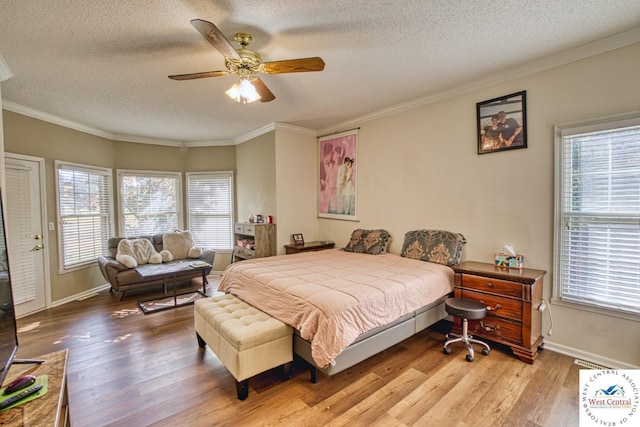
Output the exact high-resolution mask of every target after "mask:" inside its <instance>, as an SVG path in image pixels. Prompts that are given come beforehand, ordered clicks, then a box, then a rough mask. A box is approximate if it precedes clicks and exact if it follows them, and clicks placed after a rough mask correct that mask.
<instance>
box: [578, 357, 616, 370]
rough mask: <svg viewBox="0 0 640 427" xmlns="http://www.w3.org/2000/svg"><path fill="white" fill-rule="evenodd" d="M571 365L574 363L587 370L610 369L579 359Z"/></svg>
mask: <svg viewBox="0 0 640 427" xmlns="http://www.w3.org/2000/svg"><path fill="white" fill-rule="evenodd" d="M573 363H575V364H576V365H580V366H584V367H585V368H589V369H599V370H606V369H610V368H607V367H606V366H602V365H596V364H595V363H591V362H587V361H586V360H581V359H575V360H574V361H573Z"/></svg>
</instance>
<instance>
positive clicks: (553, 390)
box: [18, 281, 579, 427]
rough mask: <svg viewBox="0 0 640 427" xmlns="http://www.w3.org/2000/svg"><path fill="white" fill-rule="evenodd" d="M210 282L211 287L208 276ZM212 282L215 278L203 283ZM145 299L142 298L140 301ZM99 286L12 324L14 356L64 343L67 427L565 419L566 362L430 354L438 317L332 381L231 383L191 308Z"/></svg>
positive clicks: (569, 414) (437, 345) (569, 413)
mask: <svg viewBox="0 0 640 427" xmlns="http://www.w3.org/2000/svg"><path fill="white" fill-rule="evenodd" d="M212 283H215V282H213V281H212ZM214 286H215V285H214ZM148 296H149V295H148V294H146V295H144V298H146V297H148ZM140 298H143V296H141V295H134V294H131V295H130V296H127V297H126V298H125V300H124V301H122V302H120V301H119V296H118V295H115V294H111V293H110V292H108V291H104V292H100V293H98V294H97V295H96V296H94V297H91V298H87V299H84V300H82V301H75V302H72V303H69V304H65V305H63V306H60V307H56V308H53V309H49V310H46V311H43V312H40V313H37V314H33V315H30V316H27V317H24V318H21V319H18V327H19V341H20V350H19V352H18V357H22V358H29V357H36V356H38V355H41V354H45V353H49V352H52V351H56V350H61V349H64V348H68V349H69V364H68V386H69V405H70V411H71V420H72V425H73V426H107V425H109V426H148V425H155V426H214V425H215V426H218V425H230V426H231V425H234V426H254V425H256V426H258V425H269V426H271V425H274V426H275V425H277V426H320V425H332V426H334V425H335V426H340V425H350V426H365V425H366V426H375V425H380V426H414V425H415V426H420V425H425V426H447V427H449V426H474V427H475V426H518V427H522V426H577V425H578V380H579V378H578V377H579V370H578V366H577V365H575V364H573V358H571V357H568V356H564V355H561V354H558V353H554V352H551V351H548V350H544V351H542V352H541V354H540V356H539V358H538V359H537V360H536V362H535V363H534V364H533V365H528V364H526V363H523V362H521V361H520V360H519V359H517V358H516V357H514V356H513V355H512V354H511V353H510V350H508V349H505V348H501V347H496V346H494V347H493V348H492V351H491V353H490V354H489V355H488V356H482V355H480V354H479V353H477V355H476V360H475V361H474V362H473V363H469V362H467V361H466V360H465V354H466V353H465V351H463V348H462V347H461V346H459V345H457V346H455V348H454V350H453V353H452V354H451V355H448V356H447V355H445V354H443V353H442V344H443V334H442V328H443V327H446V326H448V324H447V322H443V323H441V324H439V325H437V326H436V327H433V328H430V329H428V330H426V331H423V332H421V333H420V334H418V335H416V336H414V337H412V338H410V339H408V340H405V341H403V342H402V343H400V344H398V345H396V346H394V347H392V348H390V349H388V350H387V351H385V352H383V353H381V354H379V355H377V356H374V357H373V358H371V359H369V360H367V361H365V362H362V363H360V364H359V365H357V366H355V367H354V368H352V369H349V370H347V371H344V372H342V373H340V374H337V375H335V376H332V377H327V376H324V375H322V374H321V375H319V381H318V383H317V384H312V383H311V382H310V378H309V372H308V370H305V369H304V367H303V366H302V365H299V366H294V372H293V374H294V375H293V378H291V379H290V380H289V381H287V382H282V381H281V380H280V379H279V376H278V371H273V372H267V373H264V374H261V375H259V376H257V377H255V378H254V379H252V380H251V381H250V391H249V398H248V399H247V400H245V401H240V400H237V399H236V395H235V382H234V379H233V377H232V376H231V374H229V372H228V371H227V370H226V369H225V368H224V366H223V365H222V364H221V363H220V361H219V360H218V359H217V358H216V356H215V355H214V354H213V353H212V352H211V351H210V350H208V349H206V350H203V349H200V348H199V347H198V345H197V342H196V338H195V332H194V327H193V306H185V307H180V308H176V309H171V310H167V311H162V312H157V313H152V314H148V315H144V314H142V312H141V311H140V310H139V308H138V306H137V304H136V303H137V300H138V299H140Z"/></svg>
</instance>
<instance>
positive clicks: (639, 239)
mask: <svg viewBox="0 0 640 427" xmlns="http://www.w3.org/2000/svg"><path fill="white" fill-rule="evenodd" d="M556 131H557V132H556V135H557V137H556V149H557V152H556V170H557V173H556V239H555V245H556V248H555V249H556V255H555V274H554V277H555V281H556V286H555V287H554V291H555V295H554V296H555V297H556V298H558V299H560V300H561V301H565V302H569V303H578V304H583V305H587V306H591V307H597V308H599V309H608V310H615V311H616V312H617V313H618V314H621V313H626V314H629V313H630V314H632V315H637V314H640V117H638V116H626V117H625V116H619V117H616V118H614V119H603V120H599V121H597V122H590V123H582V124H573V125H567V126H560V127H558V128H556Z"/></svg>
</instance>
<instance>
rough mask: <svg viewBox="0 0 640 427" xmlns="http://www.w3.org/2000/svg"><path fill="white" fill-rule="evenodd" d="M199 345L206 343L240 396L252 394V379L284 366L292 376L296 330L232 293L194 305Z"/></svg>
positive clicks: (200, 301) (206, 299)
mask: <svg viewBox="0 0 640 427" xmlns="http://www.w3.org/2000/svg"><path fill="white" fill-rule="evenodd" d="M193 317H194V323H195V329H196V336H197V338H198V345H199V346H200V347H202V348H204V347H205V346H206V345H208V346H209V348H211V350H212V351H213V352H214V353H215V354H216V356H218V358H219V359H220V361H222V363H223V364H224V366H225V367H226V368H227V369H228V370H229V372H231V374H232V375H233V377H234V378H235V379H236V391H237V394H238V399H240V400H245V399H246V398H247V396H248V395H249V378H251V377H253V376H254V375H257V374H259V373H261V372H265V371H267V370H269V369H272V368H275V367H278V366H282V367H283V375H284V378H285V379H286V378H288V377H289V369H290V363H289V362H291V361H292V360H293V338H292V333H293V330H292V328H291V327H290V326H288V325H285V324H284V323H282V322H281V321H279V320H277V319H274V318H273V317H271V316H269V315H268V314H265V313H263V312H262V311H260V310H258V309H257V308H255V307H253V306H251V305H249V304H247V303H246V302H244V301H242V300H241V299H239V298H237V297H235V296H234V295H231V294H225V295H221V296H216V297H211V298H203V299H199V300H197V301H196V302H195V304H194V315H193Z"/></svg>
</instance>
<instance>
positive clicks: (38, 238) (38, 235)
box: [33, 234, 42, 240]
mask: <svg viewBox="0 0 640 427" xmlns="http://www.w3.org/2000/svg"><path fill="white" fill-rule="evenodd" d="M33 238H34V239H35V240H40V239H42V236H41V235H40V234H36V235H34V236H33Z"/></svg>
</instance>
